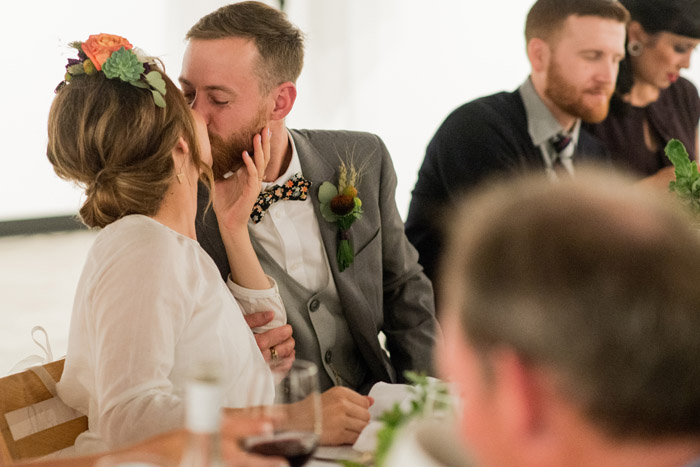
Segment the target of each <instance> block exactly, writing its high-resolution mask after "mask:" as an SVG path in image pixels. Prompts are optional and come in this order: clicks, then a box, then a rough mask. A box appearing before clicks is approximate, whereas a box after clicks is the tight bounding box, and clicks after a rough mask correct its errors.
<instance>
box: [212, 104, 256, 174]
mask: <svg viewBox="0 0 700 467" xmlns="http://www.w3.org/2000/svg"><path fill="white" fill-rule="evenodd" d="M265 125H266V121H265V113H264V109H262V108H261V109H260V110H259V111H258V114H257V115H256V116H255V117H254V118H253V121H252V122H251V123H250V125H248V126H247V127H245V128H243V129H241V130H240V131H237V132H235V133H233V134H232V135H231V136H229V137H228V138H227V139H226V140H224V139H223V138H222V137H221V136H219V135H215V134H214V133H209V141H210V142H211V157H212V167H211V168H212V171H213V172H214V180H221V179H222V178H224V175H225V174H227V173H228V172H235V171H236V170H238V169H239V168H240V167H241V166H243V151H248V154H250V157H253V153H254V151H253V137H254V136H255V135H257V134H259V133H261V132H262V130H263V128H264V127H265Z"/></svg>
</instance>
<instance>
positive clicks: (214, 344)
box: [57, 215, 284, 453]
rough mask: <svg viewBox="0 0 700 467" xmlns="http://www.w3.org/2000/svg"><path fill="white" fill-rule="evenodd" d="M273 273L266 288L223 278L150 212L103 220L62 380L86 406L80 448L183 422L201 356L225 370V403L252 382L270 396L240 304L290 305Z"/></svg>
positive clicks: (66, 397)
mask: <svg viewBox="0 0 700 467" xmlns="http://www.w3.org/2000/svg"><path fill="white" fill-rule="evenodd" d="M270 280H271V283H272V284H273V286H272V287H271V288H270V289H267V290H250V289H244V288H242V287H239V286H237V285H235V284H233V283H232V282H231V280H230V278H229V280H228V283H227V284H224V282H223V281H222V280H221V276H220V274H219V271H218V269H217V267H216V265H215V264H214V262H213V260H212V259H211V258H210V257H209V255H207V253H206V252H205V251H204V250H202V248H201V247H200V246H199V243H197V242H196V241H194V240H192V239H190V238H188V237H186V236H184V235H181V234H179V233H177V232H175V231H174V230H172V229H170V228H168V227H166V226H164V225H162V224H160V223H159V222H157V221H155V220H153V219H151V218H149V217H146V216H141V215H130V216H127V217H125V218H123V219H120V220H118V221H116V222H114V223H112V224H110V225H109V226H107V227H105V228H104V229H103V230H102V231H101V232H100V233H99V234H98V235H97V237H96V239H95V243H94V245H93V246H92V248H91V250H90V252H89V254H88V257H87V260H86V262H85V267H84V269H83V272H82V275H81V277H80V282H79V284H78V289H77V291H76V295H75V301H74V305H73V315H72V318H71V325H70V333H69V339H68V351H67V355H66V365H65V369H64V372H63V376H62V378H61V381H60V383H59V384H58V386H57V389H58V393H59V395H60V397H61V398H62V399H63V401H65V402H66V403H67V404H68V405H70V406H72V407H74V408H75V409H77V410H79V411H80V412H82V413H85V414H87V415H88V420H89V430H88V431H86V432H85V433H83V434H81V435H80V437H79V438H78V440H77V442H76V451H77V452H78V453H88V452H97V451H101V450H105V449H108V448H116V447H119V446H123V445H125V444H129V443H133V442H136V441H139V440H142V439H145V438H147V437H149V436H152V435H155V434H157V433H161V432H164V431H167V430H171V429H175V428H179V427H182V426H183V423H184V404H183V402H184V401H183V395H184V386H185V384H186V382H187V380H188V379H189V378H190V377H192V376H193V373H194V372H196V371H197V369H198V368H202V367H203V366H204V365H211V364H215V365H216V366H217V367H218V369H219V370H220V371H221V374H222V385H223V390H224V405H225V406H228V407H243V406H245V405H247V404H248V403H249V402H250V401H251V394H249V391H255V392H256V393H257V394H256V395H255V398H256V402H257V403H262V404H269V403H272V401H273V398H274V388H273V383H272V379H271V375H270V373H269V370H268V369H267V366H266V365H265V363H264V360H263V357H262V354H261V353H260V351H259V350H258V347H257V345H256V343H255V339H254V337H253V334H252V332H251V330H250V328H249V327H248V325H247V324H246V322H245V320H244V319H243V314H242V312H241V309H240V308H239V305H240V307H243V308H244V309H245V310H246V311H248V312H252V311H270V310H271V311H279V310H281V312H282V313H284V305H283V303H282V299H281V298H280V295H279V292H278V290H277V285H276V284H275V283H274V281H272V279H270ZM227 285H228V288H227ZM234 297H235V299H234ZM237 300H238V302H237ZM261 373H262V376H261ZM261 381H262V382H261ZM252 388H255V389H252Z"/></svg>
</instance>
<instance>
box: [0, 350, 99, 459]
mask: <svg viewBox="0 0 700 467" xmlns="http://www.w3.org/2000/svg"><path fill="white" fill-rule="evenodd" d="M64 363H65V359H61V360H57V361H55V362H51V363H48V364H46V365H42V367H43V368H44V369H45V370H46V372H47V373H48V375H47V373H43V372H42V374H43V375H45V376H44V377H45V378H46V377H48V376H49V375H50V377H51V378H52V379H53V381H54V382H55V381H58V380H60V379H61V374H62V373H63V365H64ZM38 371H41V368H39V369H38ZM51 383H52V381H47V384H45V383H44V382H42V379H41V378H40V377H39V376H38V375H37V374H36V373H35V372H34V371H32V370H31V369H30V370H25V371H23V372H21V373H16V374H13V375H9V376H5V377H4V378H0V434H1V435H2V436H0V464H9V463H12V462H13V461H17V460H20V459H29V458H32V457H39V456H45V455H47V454H51V453H53V452H56V451H59V450H61V449H65V448H67V447H70V446H72V445H73V444H74V443H75V439H76V438H77V437H78V435H79V434H80V433H82V432H83V431H85V430H87V428H88V424H87V417H86V416H84V415H82V416H81V415H80V414H78V413H77V412H75V411H73V409H71V408H69V407H67V406H66V405H65V404H63V402H61V401H60V400H59V399H58V398H57V397H56V398H55V399H54V394H52V392H53V393H55V388H54V387H47V385H48V386H52V384H51ZM52 399H53V400H52ZM66 414H68V415H66ZM71 417H77V418H73V419H70V420H67V421H63V420H66V419H67V418H71Z"/></svg>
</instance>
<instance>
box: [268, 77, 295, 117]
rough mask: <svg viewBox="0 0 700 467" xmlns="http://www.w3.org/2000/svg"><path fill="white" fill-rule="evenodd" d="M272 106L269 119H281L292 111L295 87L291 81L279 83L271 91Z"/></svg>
mask: <svg viewBox="0 0 700 467" xmlns="http://www.w3.org/2000/svg"><path fill="white" fill-rule="evenodd" d="M272 97H273V98H274V104H275V106H274V108H273V109H272V114H271V115H270V120H282V119H283V118H285V117H286V116H287V114H289V112H291V111H292V107H294V101H296V99H297V87H296V86H295V85H294V83H292V82H291V81H287V82H285V83H282V84H280V85H279V86H277V88H275V89H274V90H273V91H272Z"/></svg>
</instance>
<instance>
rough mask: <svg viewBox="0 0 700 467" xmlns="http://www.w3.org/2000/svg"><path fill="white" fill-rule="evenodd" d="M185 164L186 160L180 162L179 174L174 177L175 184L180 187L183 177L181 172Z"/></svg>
mask: <svg viewBox="0 0 700 467" xmlns="http://www.w3.org/2000/svg"><path fill="white" fill-rule="evenodd" d="M185 162H187V159H185V160H183V161H182V165H181V166H180V173H179V174H177V175H175V177H176V178H177V182H178V183H179V184H181V185H182V177H184V176H185V174H184V172H183V171H182V168H183V167H185Z"/></svg>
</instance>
